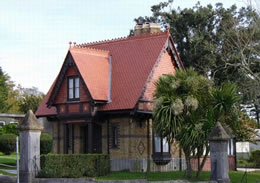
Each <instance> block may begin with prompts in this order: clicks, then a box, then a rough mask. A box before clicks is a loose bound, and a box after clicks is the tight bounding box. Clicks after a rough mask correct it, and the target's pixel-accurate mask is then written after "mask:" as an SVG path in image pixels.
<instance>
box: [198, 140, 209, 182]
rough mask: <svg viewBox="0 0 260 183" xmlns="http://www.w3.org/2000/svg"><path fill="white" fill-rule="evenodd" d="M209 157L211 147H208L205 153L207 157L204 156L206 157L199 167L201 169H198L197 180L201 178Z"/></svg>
mask: <svg viewBox="0 0 260 183" xmlns="http://www.w3.org/2000/svg"><path fill="white" fill-rule="evenodd" d="M208 155H209V146H208V145H207V146H206V153H205V155H204V157H203V160H202V162H201V164H200V166H199V169H198V171H197V175H196V177H197V178H199V177H200V173H201V170H202V169H203V167H204V165H205V163H206V160H207V157H208Z"/></svg>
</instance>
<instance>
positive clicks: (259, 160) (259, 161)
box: [250, 150, 260, 167]
mask: <svg viewBox="0 0 260 183" xmlns="http://www.w3.org/2000/svg"><path fill="white" fill-rule="evenodd" d="M250 159H251V160H252V162H254V163H255V165H256V167H260V150H255V151H252V152H251V157H250Z"/></svg>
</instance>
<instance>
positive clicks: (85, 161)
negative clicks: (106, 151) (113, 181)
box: [38, 154, 110, 178]
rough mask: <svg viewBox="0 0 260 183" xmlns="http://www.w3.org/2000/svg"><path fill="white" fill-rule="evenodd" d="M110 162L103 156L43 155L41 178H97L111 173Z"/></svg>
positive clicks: (106, 156) (107, 157)
mask: <svg viewBox="0 0 260 183" xmlns="http://www.w3.org/2000/svg"><path fill="white" fill-rule="evenodd" d="M109 168H110V160H109V156H108V155H102V154H48V155H41V171H40V173H39V175H38V176H39V177H48V178H52V177H55V178H62V177H63V178H78V177H85V176H87V177H95V176H101V175H105V174H107V173H109Z"/></svg>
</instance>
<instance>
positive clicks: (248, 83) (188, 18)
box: [135, 0, 260, 103]
mask: <svg viewBox="0 0 260 183" xmlns="http://www.w3.org/2000/svg"><path fill="white" fill-rule="evenodd" d="M172 6H174V2H173V1H172V0H169V1H168V2H163V3H159V4H158V5H154V6H152V8H151V10H152V12H153V16H151V17H139V18H137V19H135V20H136V22H139V23H140V22H143V21H149V22H157V23H161V25H162V26H164V27H166V26H169V25H170V32H171V35H172V36H173V39H174V41H175V43H176V45H177V49H178V52H179V53H180V57H181V59H182V60H183V63H184V65H185V66H186V67H193V68H195V70H196V71H197V72H199V73H200V74H203V75H204V76H207V77H210V78H212V79H214V82H215V83H216V84H217V85H218V86H221V84H222V83H223V82H225V81H232V82H234V83H236V84H237V86H238V90H239V92H240V93H241V94H242V95H243V100H244V102H245V103H251V102H254V103H255V102H257V101H256V97H257V96H259V95H260V69H259V68H260V18H259V14H257V12H256V11H255V10H254V9H252V8H251V7H250V6H249V7H247V8H245V7H243V8H241V9H237V7H236V6H234V5H233V6H231V7H230V8H227V9H226V8H224V7H223V5H222V4H221V3H218V4H216V6H215V8H214V7H213V6H212V5H208V6H206V7H203V6H201V5H200V4H199V3H197V4H196V5H195V6H194V7H193V8H185V9H180V8H178V9H174V8H172Z"/></svg>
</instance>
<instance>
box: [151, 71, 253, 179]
mask: <svg viewBox="0 0 260 183" xmlns="http://www.w3.org/2000/svg"><path fill="white" fill-rule="evenodd" d="M154 97H155V100H156V105H155V108H154V116H153V117H154V123H153V125H154V129H155V131H156V132H157V133H158V134H159V135H161V136H163V137H167V139H168V140H169V141H170V142H172V141H173V140H174V139H176V140H177V141H178V142H179V144H180V146H181V147H182V149H183V151H184V154H185V159H186V164H187V176H188V177H189V178H190V177H191V176H192V168H191V164H190V158H191V154H196V155H197V156H198V157H201V155H202V154H203V151H204V149H206V156H207V155H208V153H209V145H208V144H209V143H208V135H209V133H210V131H211V130H212V128H213V127H214V126H215V124H216V122H217V121H220V122H221V123H222V124H223V126H225V127H226V128H230V129H231V130H232V131H233V133H234V134H235V135H237V136H238V137H240V138H246V139H251V137H252V136H253V133H254V130H253V128H251V127H249V126H247V125H246V123H242V120H240V115H239V114H240V113H239V101H240V97H239V95H238V93H237V91H236V87H235V85H234V84H230V83H228V84H225V85H223V86H222V87H220V88H216V87H214V85H213V82H212V81H211V80H209V79H208V78H206V77H203V76H201V75H199V74H197V73H196V72H195V71H194V70H192V69H187V70H186V71H180V70H178V71H176V73H175V75H165V76H163V77H160V78H159V80H158V81H157V82H156V91H155V94H154ZM206 156H204V160H203V161H202V163H201V165H200V167H199V171H198V173H197V176H199V175H200V171H201V170H202V168H203V166H204V164H205V161H206Z"/></svg>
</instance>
